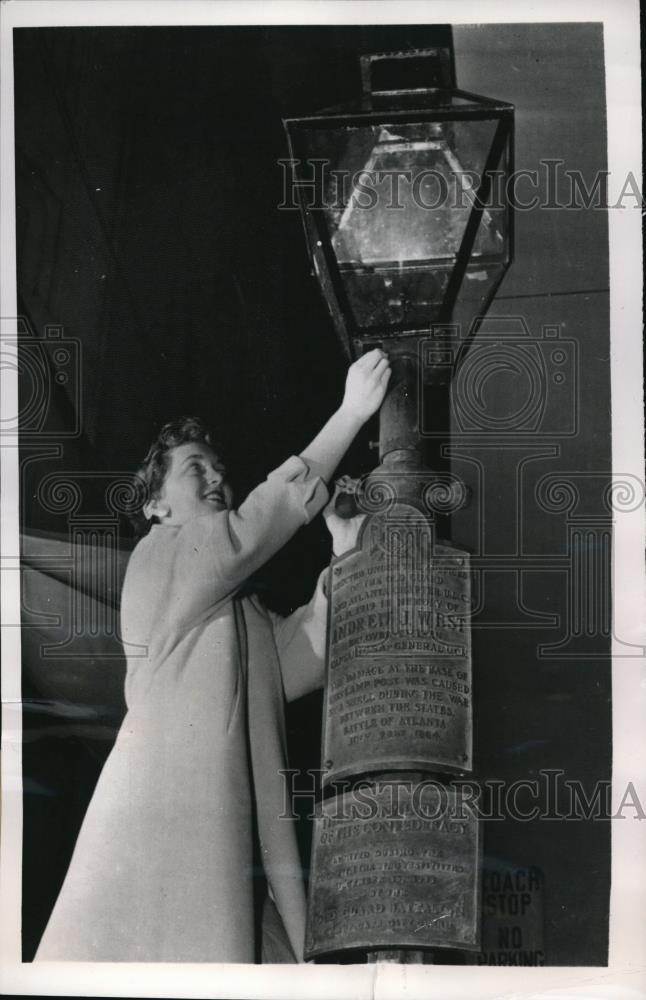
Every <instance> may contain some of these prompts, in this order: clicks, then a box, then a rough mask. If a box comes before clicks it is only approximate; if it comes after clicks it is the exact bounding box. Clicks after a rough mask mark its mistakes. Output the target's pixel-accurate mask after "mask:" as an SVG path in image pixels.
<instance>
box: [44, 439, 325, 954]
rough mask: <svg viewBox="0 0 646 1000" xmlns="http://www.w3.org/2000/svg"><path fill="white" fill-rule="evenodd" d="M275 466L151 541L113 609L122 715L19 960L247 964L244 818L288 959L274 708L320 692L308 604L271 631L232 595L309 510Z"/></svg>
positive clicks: (296, 897) (320, 605)
mask: <svg viewBox="0 0 646 1000" xmlns="http://www.w3.org/2000/svg"><path fill="white" fill-rule="evenodd" d="M326 499H327V490H326V487H325V485H324V483H323V482H322V480H321V479H320V478H318V477H317V476H316V475H314V474H313V471H311V470H310V469H309V467H308V466H307V465H306V464H305V462H303V460H302V459H300V458H295V457H292V458H291V459H289V460H288V461H287V462H285V463H284V464H283V465H282V466H281V467H280V468H279V469H277V470H276V471H275V472H273V473H271V475H270V476H269V477H268V478H267V480H266V481H265V482H264V483H262V484H261V485H260V486H259V487H258V488H257V489H256V490H254V491H253V492H252V493H251V494H250V495H249V497H248V498H247V500H246V501H245V502H244V504H242V506H241V507H240V508H239V510H237V511H221V512H217V513H216V512H214V513H213V514H210V515H206V516H202V517H198V518H195V519H194V520H193V521H191V522H189V523H188V524H186V525H184V526H182V527H180V528H168V527H166V526H161V525H155V526H154V527H153V528H152V529H151V531H150V533H149V534H148V535H147V536H146V537H145V538H144V539H142V541H141V542H139V544H138V545H137V546H136V548H135V550H134V552H133V554H132V557H131V560H130V563H129V566H128V570H127V572H126V578H125V581H124V588H123V594H122V604H121V608H122V610H121V614H122V635H123V638H124V644H125V649H126V654H127V658H128V668H127V675H126V701H127V705H128V712H127V714H126V716H125V718H124V720H123V723H122V726H121V729H120V731H119V734H118V737H117V740H116V743H115V745H114V748H113V750H112V751H111V753H110V756H109V757H108V760H107V761H106V764H105V766H104V768H103V770H102V772H101V775H100V778H99V781H98V784H97V787H96V790H95V792H94V796H93V798H92V801H91V803H90V805H89V807H88V811H87V814H86V817H85V820H84V822H83V826H82V828H81V831H80V834H79V837H78V840H77V843H76V847H75V851H74V855H73V857H72V860H71V863H70V867H69V870H68V873H67V876H66V879H65V882H64V885H63V887H62V889H61V892H60V895H59V898H58V900H57V903H56V906H55V908H54V910H53V912H52V915H51V918H50V921H49V923H48V926H47V928H46V931H45V934H44V936H43V939H42V941H41V944H40V947H39V950H38V953H37V956H36V957H37V959H43V960H56V959H59V960H61V959H62V960H76V961H147V962H155V961H157V962H203V961H208V962H218V961H221V962H253V961H254V947H255V946H254V911H253V891H252V890H253V884H252V877H253V871H252V864H253V857H252V848H253V811H254V809H255V811H256V820H257V829H258V835H259V840H260V849H261V856H262V863H263V867H264V870H265V874H266V878H267V882H268V886H269V891H270V894H271V896H272V898H273V900H274V902H275V904H276V907H277V909H278V912H279V914H280V916H281V918H282V921H283V924H284V926H285V929H286V932H287V935H288V938H289V942H290V944H291V947H292V949H293V951H294V954H295V955H296V956H297V957H298V958H299V959H301V958H302V952H303V930H304V912H305V901H304V891H303V877H302V871H301V865H300V859H299V855H298V850H297V844H296V837H295V831H294V822H293V820H291V819H289V818H281V817H282V816H283V815H285V816H288V815H289V813H290V808H289V798H288V793H287V789H286V786H285V779H284V776H283V775H282V774H281V770H283V769H284V768H286V766H287V756H286V744H285V720H284V700H285V698H288V699H290V698H296V697H298V696H300V695H301V694H305V693H306V692H308V691H311V690H313V689H314V688H315V687H317V686H320V685H321V684H322V681H323V663H324V652H325V616H326V599H325V596H324V594H323V591H322V586H321V582H320V581H319V585H318V586H317V590H316V592H315V594H314V597H313V599H312V601H311V602H310V604H309V605H307V606H306V607H305V608H301V609H299V610H298V611H296V612H295V613H294V614H293V615H291V616H290V617H289V618H287V619H284V620H282V619H278V618H277V616H274V615H272V614H270V613H269V612H268V611H267V610H266V609H265V608H263V607H262V605H261V604H260V603H259V602H258V601H257V600H256V599H255V598H248V597H243V598H238V597H236V593H237V591H238V590H239V588H240V587H241V585H242V584H243V583H244V581H245V580H246V579H247V578H248V577H249V576H250V574H251V573H253V572H254V571H255V570H256V569H257V568H258V567H259V566H260V565H262V564H263V563H264V562H265V561H266V560H267V559H268V558H269V557H270V556H271V555H273V554H274V553H275V552H276V551H277V550H278V549H279V548H280V547H281V546H282V545H283V544H284V543H285V542H286V541H287V540H288V539H289V538H290V537H291V536H292V535H293V534H294V532H295V531H296V530H297V529H298V527H299V526H301V525H302V524H304V523H305V522H307V521H308V520H310V519H311V517H313V516H314V515H315V514H316V513H318V511H319V510H320V509H321V508H322V506H323V504H324V503H325V501H326Z"/></svg>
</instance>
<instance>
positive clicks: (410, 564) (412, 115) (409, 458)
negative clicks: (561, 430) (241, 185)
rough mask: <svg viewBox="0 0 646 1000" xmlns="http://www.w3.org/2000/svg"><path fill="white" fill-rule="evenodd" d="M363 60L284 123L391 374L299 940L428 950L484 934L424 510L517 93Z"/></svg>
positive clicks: (451, 647)
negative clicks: (333, 89)
mask: <svg viewBox="0 0 646 1000" xmlns="http://www.w3.org/2000/svg"><path fill="white" fill-rule="evenodd" d="M361 72H362V84H363V92H362V94H361V96H360V97H359V98H358V99H356V100H355V101H351V102H350V103H348V104H347V105H344V106H341V107H337V108H332V109H328V110H325V111H322V112H318V113H316V114H313V115H309V116H307V117H302V118H297V119H296V118H293V119H288V120H286V121H285V123H284V124H285V128H286V131H287V136H288V142H289V148H290V164H291V168H292V183H293V188H294V190H295V191H296V192H298V196H299V202H300V207H301V211H302V218H303V223H304V227H305V233H306V238H307V244H308V247H309V252H310V255H311V260H312V265H313V271H314V273H315V274H316V277H317V279H318V281H319V283H320V286H321V289H322V291H323V294H324V296H325V300H326V302H327V304H328V307H329V310H330V313H331V316H332V320H333V323H334V326H335V329H336V333H337V335H338V337H339V340H340V342H341V345H342V347H343V349H344V351H345V353H346V355H347V356H348V358H349V359H352V358H356V357H357V356H359V355H360V354H361V353H363V352H364V351H366V350H370V349H371V348H372V347H374V346H381V347H383V349H384V350H386V351H387V353H388V356H389V358H390V362H391V366H392V369H393V374H392V377H391V384H390V387H389V391H388V394H387V397H386V399H385V401H384V404H383V406H382V408H381V411H380V434H379V457H380V465H379V467H378V468H377V469H375V470H373V472H372V473H370V474H369V476H368V477H367V478H366V479H365V480H364V482H363V483H362V488H361V490H360V492H359V495H358V498H357V504H358V507H359V509H360V510H362V511H363V512H365V513H367V514H368V517H367V518H366V520H365V522H364V524H363V527H362V531H361V535H360V538H359V542H358V547H357V549H356V550H354V551H353V552H351V553H349V554H346V555H345V556H343V557H342V558H340V559H338V560H334V561H333V564H332V567H331V576H330V581H331V583H330V638H329V649H328V682H327V687H326V696H325V712H324V728H323V763H324V767H325V769H326V770H325V776H324V788H325V796H324V798H323V801H322V803H321V808H320V815H319V816H318V817H317V819H316V821H315V825H314V840H313V852H312V870H311V880H310V898H309V908H308V928H307V935H306V956H307V957H309V958H313V959H325V958H329V957H337V958H338V957H339V956H341V955H343V954H344V953H346V954H352V955H354V954H356V953H362V954H364V955H367V956H377V957H380V958H387V959H390V960H395V961H432V955H433V950H434V949H436V948H457V949H472V950H474V949H477V946H478V935H479V905H478V901H479V877H480V862H479V856H480V850H481V845H480V832H479V826H478V822H477V816H476V811H475V809H474V807H473V805H472V804H471V805H470V804H468V803H467V802H466V800H465V799H464V797H463V796H460V795H459V794H457V793H456V792H455V791H454V790H453V789H449V787H448V786H447V784H446V776H448V775H456V774H457V775H462V776H464V775H467V774H468V773H469V771H470V770H471V768H472V700H471V690H472V688H471V652H470V631H469V621H468V617H469V608H470V574H469V560H468V554H467V553H466V552H465V551H464V550H462V549H459V548H458V547H456V546H455V545H452V544H451V543H449V542H448V541H447V540H446V539H443V540H440V539H439V538H438V537H437V531H436V526H437V519H438V516H440V517H441V515H442V514H446V513H450V511H451V509H455V508H456V507H457V506H459V505H460V504H461V503H462V502H463V500H464V490H463V489H462V488H461V484H460V483H459V481H457V480H456V479H454V478H453V477H451V475H450V470H448V469H447V467H446V461H445V460H443V458H442V445H443V444H446V440H447V438H448V434H449V430H448V428H449V385H450V382H451V378H452V376H453V375H454V373H455V371H456V370H457V367H458V366H459V364H460V363H461V362H462V360H463V359H464V357H465V355H466V353H467V352H468V350H469V346H470V344H471V341H472V338H473V336H474V334H475V332H476V331H477V321H478V318H479V317H481V316H483V315H484V313H485V312H486V310H487V308H488V306H489V304H490V302H491V300H492V298H493V296H494V294H495V291H496V289H497V287H498V285H499V283H500V281H501V280H502V278H503V276H504V274H505V271H506V269H507V268H508V266H509V263H510V260H511V254H512V225H511V223H512V219H511V212H510V207H509V204H508V202H507V200H506V198H505V196H504V195H505V191H506V183H505V182H506V178H507V177H508V176H509V174H510V173H511V170H512V155H513V150H512V134H513V107H512V106H511V105H509V104H504V103H502V102H499V101H493V100H490V99H488V98H484V97H479V96H476V95H474V94H470V93H466V92H464V91H460V90H457V89H455V88H453V87H452V86H451V60H450V51H449V50H448V49H445V48H430V49H424V50H413V51H406V52H397V53H378V54H375V55H370V56H363V57H362V58H361ZM429 399H430V400H431V404H430V405H431V409H432V417H431V420H432V421H433V422H429V421H428V419H427V418H426V416H425V415H426V412H427V406H426V403H427V400H429ZM438 425H439V428H441V429H443V430H445V432H446V433H445V434H443V433H442V432H441V431H440V433H439V434H438ZM431 437H432V438H433V441H434V443H435V448H434V454H433V458H432V463H431V465H430V466H427V465H426V460H427V455H428V453H429V452H430V450H431V449H429V447H428V444H429V439H430V438H431ZM357 782H359V786H358V785H357Z"/></svg>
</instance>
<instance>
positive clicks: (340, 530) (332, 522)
mask: <svg viewBox="0 0 646 1000" xmlns="http://www.w3.org/2000/svg"><path fill="white" fill-rule="evenodd" d="M356 488H357V482H356V480H354V479H350V477H349V476H342V477H341V479H337V481H336V483H335V484H334V494H333V495H332V498H331V500H330V502H329V503H328V505H327V506H326V507H325V508H324V509H323V517H324V518H325V523H326V525H327V529H328V531H329V532H330V534H331V535H332V552H333V553H334V555H335V556H342V555H343V553H344V552H348V551H349V550H350V549H354V548H356V547H357V539H358V537H359V530H360V528H361V525H362V524H363V522H364V521H365V519H366V516H367V515H366V514H357V515H356V516H355V517H340V516H339V514H338V513H337V510H336V501H337V499H338V497H339V496H343V495H346V496H348V497H349V498H353V497H354V494H355V491H356Z"/></svg>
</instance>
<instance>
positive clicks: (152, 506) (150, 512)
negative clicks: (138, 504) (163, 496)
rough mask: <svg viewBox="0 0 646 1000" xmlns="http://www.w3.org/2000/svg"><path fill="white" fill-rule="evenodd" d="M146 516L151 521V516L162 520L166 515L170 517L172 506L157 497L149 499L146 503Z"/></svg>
mask: <svg viewBox="0 0 646 1000" xmlns="http://www.w3.org/2000/svg"><path fill="white" fill-rule="evenodd" d="M143 510H144V517H145V518H146V520H147V521H150V519H151V517H158V518H159V519H160V520H162V519H163V518H164V517H168V515H169V514H170V507H169V506H168V504H167V503H162V502H161V501H160V500H158V499H157V498H156V497H153V498H152V500H149V501H148V503H145V504H144V508H143Z"/></svg>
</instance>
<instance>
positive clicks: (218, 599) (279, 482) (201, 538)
mask: <svg viewBox="0 0 646 1000" xmlns="http://www.w3.org/2000/svg"><path fill="white" fill-rule="evenodd" d="M327 499H328V491H327V487H326V485H325V483H324V482H323V480H322V478H321V477H320V476H319V475H317V472H316V469H314V468H313V467H312V465H311V463H306V462H305V461H304V460H303V459H302V458H299V457H297V456H292V457H291V458H289V459H288V460H287V461H286V462H284V463H283V464H282V465H281V466H279V468H277V469H275V470H274V471H273V472H271V473H270V474H269V476H268V477H267V479H266V480H265V482H264V483H261V484H260V485H259V486H258V487H256V489H255V490H253V491H252V492H251V493H250V494H249V496H248V497H247V499H246V500H245V501H244V503H243V504H242V505H241V506H240V507H239V509H238V510H230V511H221V512H218V513H217V514H211V515H205V516H204V517H196V518H194V519H193V520H192V521H190V522H189V523H188V524H186V525H184V526H183V527H182V528H181V529H180V532H179V537H178V539H177V550H176V556H175V559H174V564H173V571H172V575H171V581H170V593H169V594H168V602H167V604H166V605H165V608H164V621H163V622H160V623H159V626H160V627H161V629H162V630H164V631H165V632H167V633H168V631H178V630H179V631H182V630H183V629H186V628H190V627H192V626H193V625H195V624H197V623H198V622H199V621H201V620H202V619H204V618H205V617H208V616H209V615H210V614H212V613H213V612H214V611H215V610H216V609H217V606H218V604H221V603H222V602H224V601H226V600H228V599H230V597H231V596H232V595H233V594H234V593H235V592H236V590H237V589H238V588H239V587H240V586H241V585H242V584H243V583H244V582H245V580H246V579H247V578H248V577H249V576H250V575H251V574H252V573H254V572H255V571H256V570H257V569H258V568H259V567H260V566H262V565H263V563H265V562H266V561H267V560H268V559H269V558H270V557H271V556H273V555H274V553H276V552H277V551H278V550H279V549H280V548H282V546H283V545H284V544H285V543H286V542H287V541H288V540H289V539H290V538H291V537H292V535H294V534H295V533H296V531H297V530H298V528H300V527H301V526H302V525H303V524H306V523H307V522H308V521H310V520H311V519H312V518H313V517H314V516H315V515H316V514H318V512H319V511H320V510H321V508H322V507H323V506H324V504H325V503H326V501H327Z"/></svg>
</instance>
